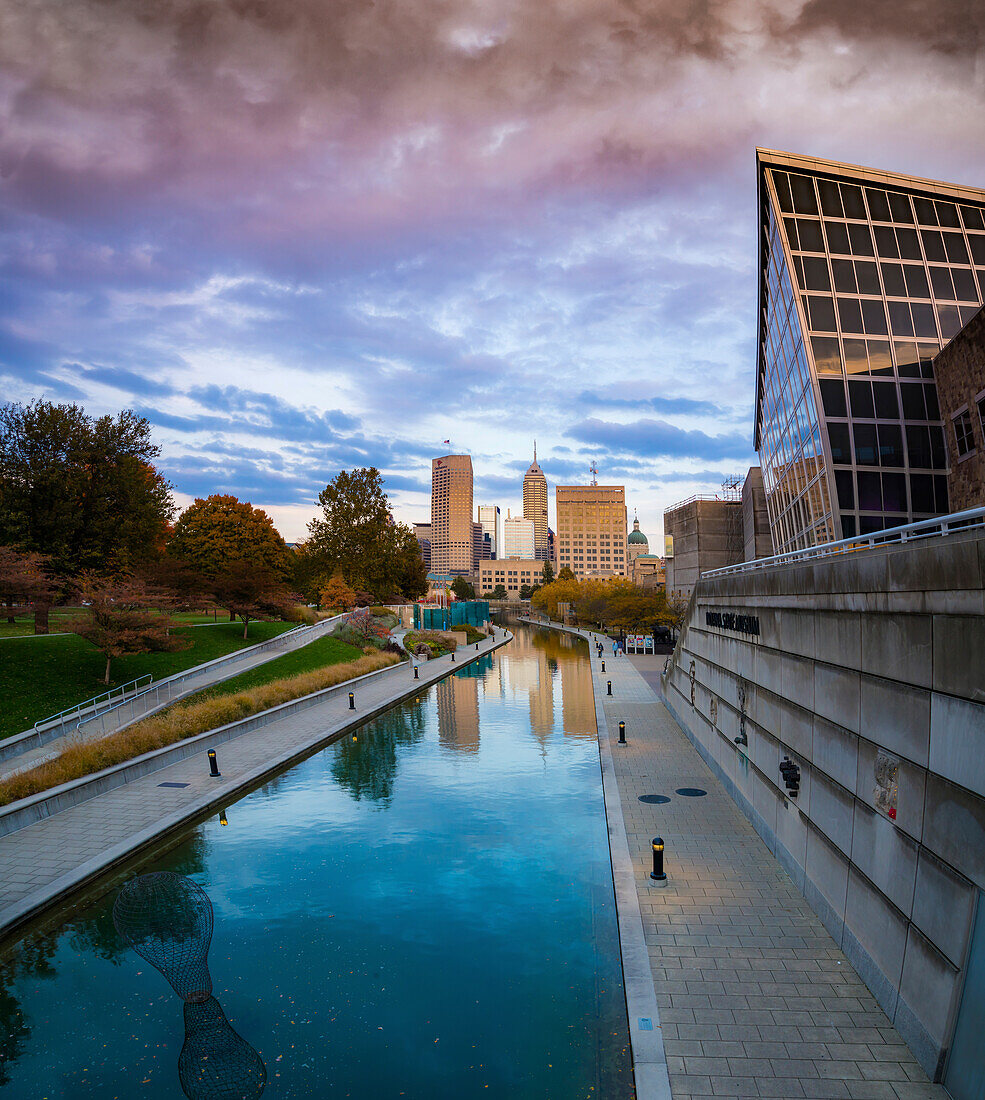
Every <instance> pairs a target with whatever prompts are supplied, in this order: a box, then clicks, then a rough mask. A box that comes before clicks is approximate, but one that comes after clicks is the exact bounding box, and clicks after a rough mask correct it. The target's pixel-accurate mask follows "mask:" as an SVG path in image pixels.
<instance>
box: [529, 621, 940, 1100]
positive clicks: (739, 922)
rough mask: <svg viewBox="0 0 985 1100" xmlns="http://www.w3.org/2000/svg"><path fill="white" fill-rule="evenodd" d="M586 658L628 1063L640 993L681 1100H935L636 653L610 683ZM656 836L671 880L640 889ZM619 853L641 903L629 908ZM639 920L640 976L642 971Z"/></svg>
mask: <svg viewBox="0 0 985 1100" xmlns="http://www.w3.org/2000/svg"><path fill="white" fill-rule="evenodd" d="M534 625H541V626H546V625H548V624H546V623H536V622H535V623H534ZM549 625H551V626H552V627H553V628H555V629H563V630H565V632H567V633H576V634H581V635H582V636H583V637H586V638H587V637H588V636H589V632H587V631H579V630H577V629H575V628H571V627H561V626H560V625H559V624H549ZM591 663H592V684H593V689H594V692H595V701H596V712H597V716H598V729H599V751H600V754H601V757H602V763H603V783H604V786H605V789H606V790H605V797H606V812H607V815H608V817H609V822H608V824H609V837H610V850H611V852H612V857H613V878H614V881H615V882H616V886H617V889H616V899H617V906H618V907H619V910H620V912H619V929H620V935H621V936H623V935H624V933H625V932H626V931H627V930H628V931H629V933H630V934H629V936H628V938H627V939H626V940H624V941H623V943H622V945H621V946H622V951H623V965H624V968H626V969H625V970H624V979H625V985H626V994H627V1003H628V1005H629V1010H630V1024H631V1029H630V1034H631V1037H632V1041H633V1052H634V1062H635V1061H636V1060H637V1042H638V1040H643V1039H644V1038H645V1037H646V1034H647V1033H645V1032H644V1031H643V1030H642V1029H641V1027H640V1015H641V1014H640V1013H639V1012H638V1011H637V1010H636V1007H635V1006H636V1005H637V1004H639V1003H642V1002H641V1001H640V1000H636V999H634V998H639V997H643V998H645V996H646V995H647V993H649V995H650V996H652V998H653V1003H655V1004H656V1009H655V1015H654V1016H653V1017H651V1023H652V1026H653V1028H654V1029H655V1030H659V1035H660V1036H661V1038H662V1046H663V1057H664V1059H665V1063H666V1072H667V1080H668V1082H669V1089H670V1092H671V1093H672V1095H673V1096H674V1097H675V1100H677V1098H679V1097H690V1096H699V1095H715V1096H729V1097H740V1096H741V1097H746V1096H783V1097H807V1096H809V1097H825V1098H831V1100H848V1098H855V1097H859V1098H861V1097H887V1098H890V1100H914V1098H920V1100H931V1098H938V1097H939V1098H943V1097H944V1096H945V1093H944V1090H943V1089H942V1088H941V1087H940V1086H938V1085H933V1084H931V1083H930V1082H929V1080H928V1078H927V1076H926V1074H925V1073H924V1071H923V1069H922V1068H921V1066H920V1065H919V1064H918V1062H917V1060H916V1058H915V1057H914V1055H913V1053H912V1052H911V1051H910V1049H909V1048H908V1047H907V1046H906V1045H905V1044H904V1042H903V1039H902V1038H901V1036H900V1034H899V1032H898V1031H896V1029H895V1028H894V1027H893V1026H892V1024H891V1023H890V1021H889V1019H888V1018H887V1016H886V1014H885V1013H884V1012H883V1011H882V1009H881V1008H880V1006H879V1004H878V1003H877V1001H876V998H875V997H874V995H873V994H872V992H871V991H870V990H869V989H868V988H867V986H866V985H865V983H864V982H863V981H862V979H861V978H860V977H859V975H858V974H857V973H856V972H855V970H854V969H853V968H852V965H851V963H850V962H849V960H848V958H847V957H846V956H845V954H844V953H843V952H842V951H841V950H840V948H839V947H838V945H837V944H836V943H835V942H834V940H833V939H832V938H831V936H830V934H829V933H828V931H827V930H826V928H825V927H824V925H823V924H822V923H821V920H820V919H819V917H818V916H817V914H816V913H815V912H814V911H813V909H812V908H811V907H810V905H809V904H808V902H807V901H806V899H805V898H804V896H803V895H802V893H801V892H800V890H799V889H798V887H797V885H796V884H795V883H794V882H793V881H792V880H791V878H790V877H789V875H788V874H787V872H786V871H785V870H784V868H783V867H782V866H781V864H780V863H779V862H778V861H777V859H776V858H775V857H774V855H773V854H772V853H771V852H770V851H769V849H768V848H767V847H766V845H765V844H764V843H763V841H762V839H761V837H760V836H759V835H758V833H757V832H756V831H755V829H754V828H753V826H752V824H751V823H750V821H749V820H748V819H747V818H746V816H745V815H744V814H742V813H741V811H740V810H739V808H738V807H737V806H736V804H735V802H734V801H733V800H732V798H731V797H730V796H729V794H728V792H727V791H726V789H725V787H724V786H723V785H722V784H721V783H720V782H719V780H718V778H717V777H716V775H715V774H714V772H713V771H712V769H711V768H710V767H709V766H708V764H707V763H706V762H705V761H704V759H702V757H701V755H700V754H699V753H698V751H697V750H696V748H695V747H694V745H693V744H692V743H691V742H690V741H689V740H688V738H687V737H686V736H685V734H684V733H683V731H682V729H681V727H680V726H679V725H678V723H677V722H676V721H675V719H674V717H673V716H672V715H671V713H670V712H669V710H668V709H667V707H666V706H665V704H664V702H663V700H662V699H661V697H660V696H659V695H658V693H657V691H655V690H654V688H653V686H651V684H650V683H648V682H647V679H646V677H645V676H644V675H643V674H642V673H641V672H640V671H639V670H638V669H636V668H635V667H634V664H633V661H632V658H630V657H627V656H620V657H616V658H613V657H612V656H611V654H608V655H606V656H605V672H604V673H603V672H602V662H601V660H600V659H599V658H597V657H595V656H594V653H593V655H592V657H591ZM651 678H652V677H651ZM610 681H611V685H612V694H611V695H609V694H608V685H609V682H610ZM620 722H625V724H626V725H625V731H626V744H624V745H621V744H619V723H620ZM657 836H659V837H661V838H662V839H663V841H664V844H665V869H666V872H667V875H668V878H667V884H666V886H664V887H662V888H660V887H657V886H656V885H655V883H653V882H652V880H651V879H650V870H651V866H652V847H651V842H652V840H653V838H654V837H657ZM623 838H625V839H623ZM623 843H625V852H626V853H628V859H629V861H630V863H631V866H632V881H633V888H634V892H635V895H636V896H635V901H636V905H635V906H632V904H631V900H630V904H629V905H628V907H627V908H626V910H625V911H624V907H626V906H627V894H628V893H629V890H628V889H627V888H625V887H626V883H625V880H624V877H623V875H622V873H621V871H620V867H621V866H622V864H623V860H624V858H625V856H624V853H623V850H622V847H623ZM635 911H638V912H639V914H640V917H639V919H640V925H641V928H642V934H643V937H644V941H645V948H646V956H647V967H648V970H649V974H648V975H646V976H645V979H644V976H642V975H641V974H640V973H639V969H638V968H637V966H636V960H637V954H638V953H637V950H636V947H635V944H634V939H633V935H632V926H633V924H634V922H635ZM627 914H628V915H627ZM647 981H648V982H649V990H647V989H646V983H647ZM657 1017H659V1018H657ZM639 1049H640V1053H641V1057H640V1059H639V1062H638V1064H637V1087H638V1090H639V1095H640V1096H641V1097H643V1096H646V1095H666V1093H663V1094H661V1093H659V1092H649V1093H648V1092H647V1091H646V1090H647V1089H648V1088H650V1087H651V1086H650V1084H649V1081H650V1078H651V1077H657V1076H658V1070H659V1062H650V1063H648V1062H646V1061H645V1060H644V1058H645V1054H644V1049H645V1048H644V1047H643V1046H642V1045H641V1046H640V1048H639Z"/></svg>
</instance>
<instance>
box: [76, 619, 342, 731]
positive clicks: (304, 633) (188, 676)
mask: <svg viewBox="0 0 985 1100" xmlns="http://www.w3.org/2000/svg"><path fill="white" fill-rule="evenodd" d="M339 618H340V616H334V617H333V618H331V619H322V620H321V622H317V623H312V624H311V625H302V626H296V627H294V628H293V629H291V630H286V631H285V632H284V633H283V634H278V635H277V637H276V638H271V639H270V640H269V641H267V642H260V643H259V645H255V646H249V647H248V648H246V649H239V650H236V651H235V652H233V653H227V654H226V655H225V656H223V657H216V658H215V660H213V661H207V662H206V663H205V664H202V665H196V666H195V668H190V669H186V670H185V671H184V672H179V673H177V674H176V675H174V676H169V677H168V678H167V679H166V680H159V681H158V682H157V683H156V684H152V685H151V686H150V687H147V688H145V689H144V690H143V691H140V692H137V693H136V694H134V695H132V696H131V697H130V698H129V699H127V700H121V701H120V702H119V703H117V704H116V706H114V707H108V708H106V709H105V710H102V711H100V712H99V713H98V714H94V715H92V716H91V717H87V718H83V719H82V720H81V721H80V722H79V723H78V726H77V729H78V730H79V731H80V732H83V733H85V734H89V735H91V734H100V733H109V732H111V731H112V730H115V729H120V728H122V727H123V726H125V725H127V724H128V723H129V722H132V721H133V720H134V719H135V718H137V717H139V716H140V715H144V714H147V713H148V712H149V711H152V710H156V709H157V708H158V707H160V706H164V705H166V704H167V703H169V702H171V701H172V700H173V699H177V698H180V697H181V696H183V695H187V694H189V684H190V682H192V681H195V680H203V682H202V683H199V684H196V685H195V686H194V687H193V688H191V689H190V690H191V691H200V690H202V689H204V688H206V687H210V686H211V685H212V684H215V683H218V682H221V681H222V680H224V679H228V678H229V677H228V676H223V675H221V673H222V671H223V670H222V669H221V667H220V666H222V665H235V664H236V663H242V662H247V661H250V660H252V658H253V657H255V656H256V654H258V653H263V652H265V651H267V650H271V649H283V650H285V651H287V650H291V649H299V648H300V646H301V645H304V644H307V641H308V635H309V634H312V633H318V634H321V633H325V632H326V628H327V627H329V626H332V625H334V624H335V623H336V622H337V621H338V619H339ZM295 642H298V643H300V644H299V645H295V644H294V643H295ZM217 671H219V673H220V675H219V676H216V675H215V673H216V672H217ZM97 723H98V725H97Z"/></svg>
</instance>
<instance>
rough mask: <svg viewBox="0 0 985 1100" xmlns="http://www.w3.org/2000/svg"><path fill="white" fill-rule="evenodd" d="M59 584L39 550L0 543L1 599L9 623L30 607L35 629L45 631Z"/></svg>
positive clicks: (57, 593) (38, 632)
mask: <svg viewBox="0 0 985 1100" xmlns="http://www.w3.org/2000/svg"><path fill="white" fill-rule="evenodd" d="M59 588H60V586H59V584H58V582H57V581H56V579H55V578H54V577H53V576H52V575H51V567H50V565H49V563H48V559H47V558H46V557H44V556H43V555H42V554H31V553H24V552H22V551H19V550H15V549H14V548H13V547H11V546H0V601H2V602H3V604H4V606H5V608H6V614H7V622H8V623H12V622H14V620H15V618H16V616H17V615H18V614H24V613H26V612H27V610H28V609H30V610H31V611H33V613H34V633H35V634H47V633H48V611H49V610H50V608H51V605H52V603H54V602H55V600H56V599H57V598H58V595H59Z"/></svg>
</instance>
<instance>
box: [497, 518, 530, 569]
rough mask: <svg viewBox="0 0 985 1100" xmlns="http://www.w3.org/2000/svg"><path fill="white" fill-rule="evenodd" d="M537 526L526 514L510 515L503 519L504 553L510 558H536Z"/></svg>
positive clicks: (503, 555) (505, 556)
mask: <svg viewBox="0 0 985 1100" xmlns="http://www.w3.org/2000/svg"><path fill="white" fill-rule="evenodd" d="M536 530H537V529H536V526H535V524H534V522H533V520H530V519H527V518H526V516H510V515H509V513H507V516H506V519H504V520H503V553H502V555H501V557H503V558H507V559H510V560H514V559H523V558H527V559H534V558H536V557H537V554H536V539H537V533H536Z"/></svg>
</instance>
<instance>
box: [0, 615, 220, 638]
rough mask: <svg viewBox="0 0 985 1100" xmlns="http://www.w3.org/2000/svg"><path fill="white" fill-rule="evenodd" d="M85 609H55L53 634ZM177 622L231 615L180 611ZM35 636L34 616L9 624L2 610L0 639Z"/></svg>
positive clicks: (203, 621)
mask: <svg viewBox="0 0 985 1100" xmlns="http://www.w3.org/2000/svg"><path fill="white" fill-rule="evenodd" d="M83 610H84V609H83V608H81V607H53V608H52V609H51V613H50V614H49V616H48V629H49V630H50V631H51V633H52V634H57V633H58V632H59V631H61V630H64V629H65V626H64V624H65V623H66V622H67V621H68V620H69V619H74V618H77V617H78V615H79V614H80V613H81V612H82V611H83ZM171 618H172V619H174V621H175V622H178V623H189V624H192V625H198V624H200V623H201V624H203V625H204V624H206V623H208V624H210V625H211V624H213V623H222V622H227V621H228V620H229V613H228V612H227V611H216V612H212V611H179V612H176V613H175V614H174V615H172V616H171ZM33 634H34V616H33V615H30V614H28V615H17V616H15V617H14V621H13V622H12V623H8V622H7V616H6V615H4V614H3V609H2V608H0V639H3V638H22V637H26V636H27V635H32V636H33Z"/></svg>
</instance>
